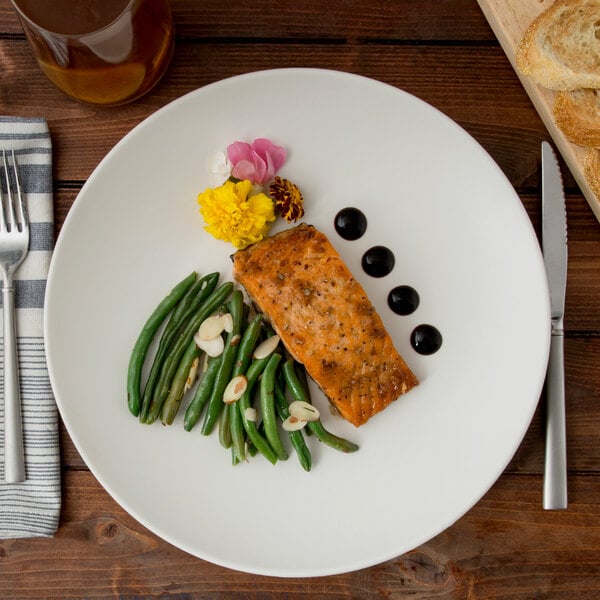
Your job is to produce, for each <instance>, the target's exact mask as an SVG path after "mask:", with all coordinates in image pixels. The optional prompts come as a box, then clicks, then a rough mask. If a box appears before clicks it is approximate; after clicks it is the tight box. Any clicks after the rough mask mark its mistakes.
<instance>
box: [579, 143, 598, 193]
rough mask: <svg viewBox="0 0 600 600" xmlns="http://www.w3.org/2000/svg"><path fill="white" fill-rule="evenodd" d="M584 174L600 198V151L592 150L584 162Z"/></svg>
mask: <svg viewBox="0 0 600 600" xmlns="http://www.w3.org/2000/svg"><path fill="white" fill-rule="evenodd" d="M583 174H584V175H585V178H586V180H587V182H588V184H589V186H590V188H591V189H592V192H594V195H595V196H596V198H600V150H598V149H597V148H590V149H589V150H588V153H587V154H586V156H585V159H584V161H583Z"/></svg>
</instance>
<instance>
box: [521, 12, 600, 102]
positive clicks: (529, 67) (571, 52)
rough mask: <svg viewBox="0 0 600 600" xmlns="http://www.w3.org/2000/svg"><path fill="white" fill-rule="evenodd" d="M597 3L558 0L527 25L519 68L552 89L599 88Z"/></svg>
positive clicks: (599, 20)
mask: <svg viewBox="0 0 600 600" xmlns="http://www.w3.org/2000/svg"><path fill="white" fill-rule="evenodd" d="M599 38H600V0H557V1H556V2H555V3H554V4H553V5H552V6H550V7H549V8H548V9H547V10H545V11H544V12H543V13H541V14H540V15H539V16H538V18H537V19H535V21H534V22H533V23H532V24H531V25H530V26H529V28H528V29H527V31H526V32H525V35H524V36H523V39H522V40H521V43H520V45H519V47H518V49H517V53H516V63H517V67H518V69H519V70H520V71H521V72H522V73H523V74H524V75H528V76H530V77H531V78H532V79H533V80H534V81H536V82H537V83H539V84H540V85H542V86H544V87H547V88H550V89H553V90H573V89H577V88H596V87H597V88H600V39H599Z"/></svg>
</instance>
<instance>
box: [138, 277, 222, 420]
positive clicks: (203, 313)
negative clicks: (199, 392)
mask: <svg viewBox="0 0 600 600" xmlns="http://www.w3.org/2000/svg"><path fill="white" fill-rule="evenodd" d="M232 289H233V283H231V282H226V283H223V284H222V285H220V286H219V287H218V288H217V289H216V290H214V291H213V292H212V293H211V294H210V296H209V297H208V298H207V299H206V300H205V301H204V302H203V303H202V305H201V306H200V307H199V309H198V310H197V312H196V313H195V314H194V316H193V317H192V318H191V319H190V320H189V322H188V324H187V325H186V327H185V329H184V330H183V331H182V332H181V333H180V334H179V336H178V337H177V339H176V340H175V343H174V345H173V347H172V349H171V350H170V351H169V352H168V353H167V355H166V356H165V360H164V361H163V364H162V367H161V369H160V375H159V377H158V381H157V382H156V387H155V389H154V393H153V395H152V402H151V404H150V409H149V411H148V418H147V420H146V422H147V423H153V422H154V421H155V420H156V419H157V418H158V415H159V414H160V410H161V408H162V405H163V403H164V401H165V400H166V398H167V395H168V394H169V389H170V388H171V383H172V381H173V377H174V375H175V372H176V370H177V367H178V366H179V361H180V360H181V357H182V356H183V354H184V352H185V351H186V348H187V347H188V345H189V343H190V341H191V340H192V339H193V338H194V334H195V333H196V331H198V328H199V327H200V324H201V323H202V321H204V319H206V318H207V317H208V316H210V315H211V314H212V313H213V312H214V311H215V310H216V309H217V308H218V307H219V306H220V305H221V303H222V302H223V301H224V300H225V299H226V298H227V297H228V296H229V294H230V293H231V290H232Z"/></svg>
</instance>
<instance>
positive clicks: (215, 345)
mask: <svg viewBox="0 0 600 600" xmlns="http://www.w3.org/2000/svg"><path fill="white" fill-rule="evenodd" d="M194 341H195V342H196V346H198V348H200V350H204V352H206V354H208V356H221V354H223V350H224V348H225V343H224V342H223V338H222V337H221V336H219V337H216V338H214V339H212V340H203V339H200V336H199V335H198V334H196V335H195V336H194Z"/></svg>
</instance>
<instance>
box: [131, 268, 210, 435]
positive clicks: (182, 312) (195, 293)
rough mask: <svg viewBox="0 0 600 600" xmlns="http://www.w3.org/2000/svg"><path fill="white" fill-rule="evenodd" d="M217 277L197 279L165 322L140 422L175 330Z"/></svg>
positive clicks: (142, 421)
mask: <svg viewBox="0 0 600 600" xmlns="http://www.w3.org/2000/svg"><path fill="white" fill-rule="evenodd" d="M218 279H219V274H218V273H211V274H210V275H205V276H204V277H201V278H200V279H198V280H197V281H196V282H195V283H194V284H193V285H192V286H191V287H190V288H189V290H188V291H187V292H186V294H185V296H183V298H182V299H181V300H180V302H178V303H177V305H176V306H175V308H174V309H173V312H172V313H171V317H170V318H169V321H168V322H167V325H166V327H165V328H164V330H163V333H162V336H161V338H160V342H159V344H158V348H157V350H156V354H155V355H154V360H153V362H152V367H151V368H150V373H149V375H148V379H147V381H146V386H145V387H144V394H143V396H142V406H141V409H140V415H139V417H140V423H145V422H146V420H147V418H148V411H149V410H150V403H151V401H152V394H153V392H154V386H155V384H156V380H157V378H158V375H159V373H160V369H161V366H162V363H163V360H164V358H165V355H166V353H167V352H168V351H169V349H170V347H171V345H172V343H173V340H174V339H175V337H176V336H177V332H178V331H179V330H180V328H181V327H183V325H184V324H185V322H186V321H187V319H188V318H189V316H188V315H189V312H190V311H191V310H192V309H193V308H194V307H196V308H197V305H198V304H197V303H198V302H201V301H202V300H204V298H206V297H207V296H208V295H209V294H210V293H211V292H212V290H213V289H214V288H215V286H216V285H217V281H218Z"/></svg>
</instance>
